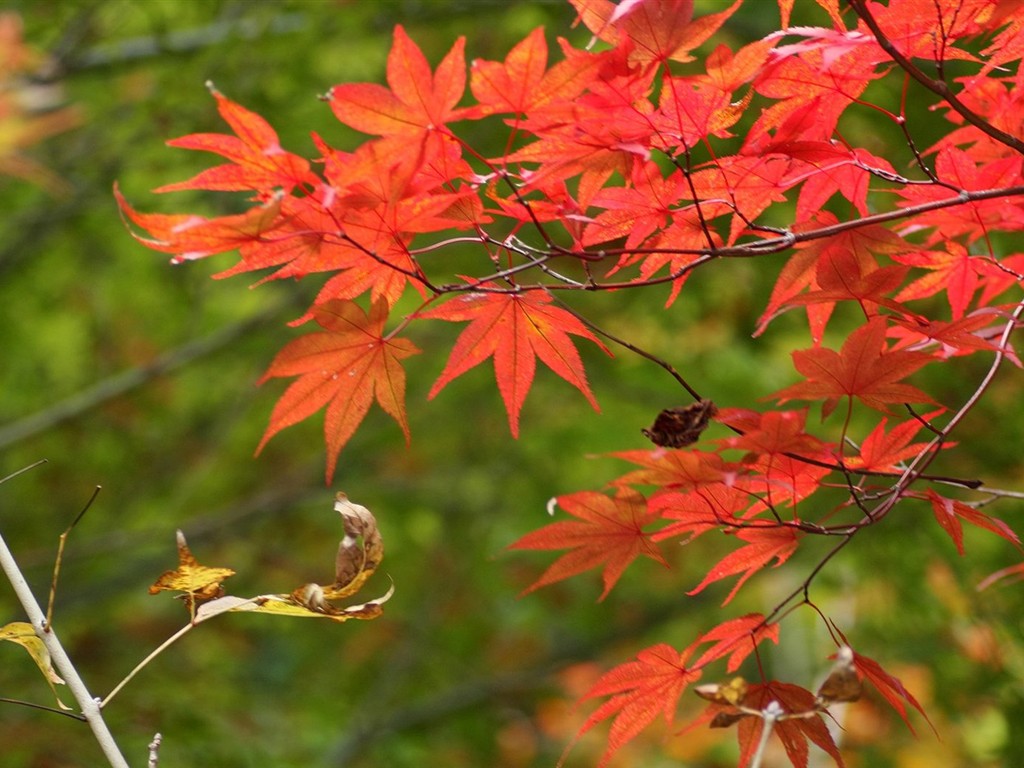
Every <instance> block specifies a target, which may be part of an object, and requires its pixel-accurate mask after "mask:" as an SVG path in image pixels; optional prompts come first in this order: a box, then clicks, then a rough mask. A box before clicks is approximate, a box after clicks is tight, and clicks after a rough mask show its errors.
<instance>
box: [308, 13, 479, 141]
mask: <svg viewBox="0 0 1024 768" xmlns="http://www.w3.org/2000/svg"><path fill="white" fill-rule="evenodd" d="M465 45H466V39H465V38H464V37H460V38H459V39H458V40H456V41H455V44H454V45H453V46H452V48H451V50H450V51H449V52H448V54H447V55H446V56H445V57H444V60H443V61H442V62H441V63H440V64H439V65H438V67H437V71H436V72H434V73H431V71H430V65H429V64H428V63H427V59H426V57H425V56H424V55H423V52H422V51H421V50H420V48H419V46H417V45H416V43H414V42H413V41H412V39H411V38H410V37H409V35H408V34H406V32H405V30H404V29H403V28H402V26H401V25H398V26H396V27H395V32H394V42H393V44H392V46H391V53H390V54H388V64H387V81H388V85H389V86H390V90H389V89H388V88H385V87H384V86H382V85H377V84H376V83H344V84H341V85H336V86H334V87H333V88H332V89H331V90H330V92H328V94H327V100H328V101H329V102H330V105H331V109H332V110H333V111H334V115H335V117H337V118H338V119H339V120H340V121H341V122H343V123H345V125H348V126H349V127H351V128H355V129H356V130H357V131H362V132H363V133H368V134H371V135H374V136H397V135H406V136H408V135H409V134H416V133H421V132H424V131H433V130H437V129H439V128H441V127H442V126H443V125H444V124H445V123H447V122H448V121H450V120H454V119H457V113H456V110H455V105H456V104H458V103H459V99H460V98H462V93H463V91H464V90H465V88H466V60H465V55H464V53H463V51H464V49H465ZM396 146H397V145H396Z"/></svg>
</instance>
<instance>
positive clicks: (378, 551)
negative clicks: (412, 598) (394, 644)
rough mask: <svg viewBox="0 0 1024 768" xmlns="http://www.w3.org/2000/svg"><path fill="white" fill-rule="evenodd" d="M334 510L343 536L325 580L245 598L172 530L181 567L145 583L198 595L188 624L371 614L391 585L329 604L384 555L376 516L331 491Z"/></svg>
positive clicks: (354, 587) (353, 588) (224, 571)
mask: <svg viewBox="0 0 1024 768" xmlns="http://www.w3.org/2000/svg"><path fill="white" fill-rule="evenodd" d="M334 509H335V511H336V512H338V514H339V515H341V519H342V525H343V526H344V531H345V536H344V538H342V540H341V543H340V544H339V545H338V554H337V557H336V559H335V576H334V581H333V582H332V583H331V584H327V585H321V584H314V583H311V584H303V585H302V586H300V587H297V588H296V589H294V590H292V591H291V592H290V593H283V594H267V595H256V596H255V597H248V598H242V597H236V596H234V595H224V594H223V590H222V589H221V587H220V582H221V581H222V580H223V579H224V578H226V577H227V576H230V575H232V574H233V573H234V571H232V570H230V569H228V568H207V567H205V566H200V565H199V564H198V563H196V561H195V558H194V557H193V556H192V553H191V552H190V551H189V550H188V546H187V544H185V537H184V535H183V534H182V533H181V531H178V553H179V559H180V560H181V565H180V566H179V567H178V569H177V570H176V571H168V572H167V573H165V574H164V575H163V576H161V577H160V578H159V579H158V580H157V582H156V584H154V585H153V586H152V587H150V590H149V591H150V594H156V593H157V592H160V591H162V590H165V589H167V590H176V591H182V592H185V593H186V595H187V596H188V597H189V599H190V600H193V599H196V598H201V599H203V600H204V602H203V603H202V605H200V606H199V607H198V609H197V610H195V611H194V615H193V618H192V622H193V624H198V623H200V622H203V621H207V620H209V619H212V618H213V617H215V616H219V615H221V614H223V613H233V612H244V613H265V614H273V615H278V616H291V617H295V618H325V619H330V620H331V621H337V622H343V621H348V620H349V619H374V618H377V617H378V616H380V615H381V613H382V608H381V605H382V604H383V603H385V602H387V601H388V600H389V599H390V598H391V595H392V594H393V593H394V586H392V587H391V588H390V589H389V590H388V591H387V592H386V593H385V594H384V595H382V596H380V597H377V598H375V599H373V600H370V601H367V602H365V603H361V604H358V605H350V606H345V607H338V606H336V605H334V604H333V603H332V602H331V601H332V600H339V599H343V598H346V597H349V596H350V595H353V594H355V593H356V592H358V591H359V590H360V589H361V588H362V586H363V584H364V583H365V582H366V580H367V579H369V578H370V576H372V575H373V574H374V572H375V571H376V570H377V567H378V566H379V565H380V561H381V559H382V558H383V557H384V543H383V540H382V539H381V535H380V531H379V530H378V528H377V520H376V518H375V517H374V516H373V513H372V512H370V510H368V509H367V508H366V507H364V506H362V505H361V504H354V503H353V502H351V501H349V499H348V496H346V495H345V494H344V493H338V494H337V495H336V497H335V503H334ZM190 605H192V603H191V602H190Z"/></svg>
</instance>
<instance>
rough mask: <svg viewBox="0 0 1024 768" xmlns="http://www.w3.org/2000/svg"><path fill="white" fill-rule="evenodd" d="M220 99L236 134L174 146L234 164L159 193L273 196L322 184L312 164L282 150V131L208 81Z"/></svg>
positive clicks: (185, 139)
mask: <svg viewBox="0 0 1024 768" xmlns="http://www.w3.org/2000/svg"><path fill="white" fill-rule="evenodd" d="M206 85H207V87H208V88H209V89H210V92H211V93H212V94H213V96H214V98H216V99H217V109H218V111H219V112H220V115H221V117H223V118H224V120H225V122H227V123H228V125H230V126H231V128H232V129H233V130H234V132H235V134H236V135H235V136H228V135H225V134H220V133H194V134H190V135H188V136H182V137H181V138H179V139H172V140H171V141H168V142H167V145H168V146H171V147H180V148H182V149H196V150H201V151H204V152H213V153H215V154H218V155H222V156H224V157H226V158H227V159H228V160H231V162H230V163H225V164H224V165H218V166H215V167H213V168H207V169H206V170H205V171H202V172H201V173H199V174H197V175H196V176H193V177H192V178H191V179H189V180H188V181H180V182H177V183H176V184H165V185H164V186H162V187H158V188H157V189H155V190H153V191H154V192H172V191H176V190H181V189H211V190H220V191H241V190H250V189H252V190H256V191H257V192H260V193H262V194H264V195H269V194H270V193H271V192H272V191H273V190H276V189H283V190H284V191H285V192H290V191H291V190H292V189H294V188H295V187H301V186H304V185H310V184H316V183H317V181H318V179H317V177H316V175H315V174H313V173H312V172H311V171H310V170H309V161H307V160H306V159H305V158H303V157H299V156H298V155H294V154H292V153H291V152H286V151H285V150H284V149H282V148H281V144H280V142H279V141H278V137H277V133H276V132H275V131H274V129H273V128H271V127H270V124H269V123H268V122H267V121H266V120H264V119H263V118H262V117H260V116H259V115H257V114H256V113H255V112H250V111H249V110H248V109H246V108H245V107H243V106H241V105H240V104H236V103H235V102H233V101H231V99H229V98H227V97H226V96H224V95H223V94H222V93H221V92H220V91H218V90H217V89H216V88H214V87H213V84H212V83H207V84H206Z"/></svg>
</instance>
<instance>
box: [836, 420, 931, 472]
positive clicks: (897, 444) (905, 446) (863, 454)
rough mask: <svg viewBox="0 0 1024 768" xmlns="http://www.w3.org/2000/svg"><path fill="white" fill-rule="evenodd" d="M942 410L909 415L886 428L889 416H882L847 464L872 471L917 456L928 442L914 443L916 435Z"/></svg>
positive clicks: (890, 467) (894, 466)
mask: <svg viewBox="0 0 1024 768" xmlns="http://www.w3.org/2000/svg"><path fill="white" fill-rule="evenodd" d="M938 413H941V411H939V412H936V413H932V414H928V415H926V416H923V417H921V421H918V420H917V419H907V420H906V421H902V422H900V423H899V424H897V425H896V426H895V427H893V428H892V429H891V430H889V431H888V432H886V431H885V427H886V424H887V422H888V419H885V418H883V419H882V420H881V421H879V422H878V424H876V425H875V428H874V429H872V430H871V432H870V433H869V434H868V436H867V437H865V438H864V440H863V441H862V442H861V444H860V455H859V456H852V457H850V458H847V459H846V460H845V461H846V466H847V467H850V468H851V469H857V470H867V471H873V472H894V471H897V470H899V464H900V463H901V462H903V461H905V460H906V459H909V458H910V457H911V456H916V455H917V454H918V453H920V452H921V450H922V449H923V448H925V447H926V446H927V445H928V444H927V443H911V442H910V441H911V440H912V439H913V437H914V435H916V434H917V433H918V432H920V431H921V429H922V427H923V426H924V424H923V423H922V422H927V421H929V420H930V419H931V418H933V417H934V416H937V415H938Z"/></svg>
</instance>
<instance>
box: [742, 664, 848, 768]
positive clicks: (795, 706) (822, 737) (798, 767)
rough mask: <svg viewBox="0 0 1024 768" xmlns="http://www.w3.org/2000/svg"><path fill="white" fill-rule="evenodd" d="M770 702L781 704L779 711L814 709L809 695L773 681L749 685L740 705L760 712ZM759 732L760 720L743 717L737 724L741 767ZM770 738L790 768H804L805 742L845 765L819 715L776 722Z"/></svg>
mask: <svg viewBox="0 0 1024 768" xmlns="http://www.w3.org/2000/svg"><path fill="white" fill-rule="evenodd" d="M773 701H774V702H777V703H778V704H779V705H781V707H782V709H783V711H785V712H787V713H792V714H802V713H804V712H813V711H814V709H815V698H814V694H813V693H811V692H810V691H808V690H807V689H806V688H801V687H800V686H798V685H793V684H791V683H781V682H779V681H777V680H772V681H769V682H767V683H764V684H763V685H754V686H751V687H750V690H749V691H748V692H747V695H746V696H745V697H744V699H743V706H744V707H748V708H750V709H758V710H764V709H765V708H766V707H767V706H768V705H769V704H770V703H771V702H773ZM763 729H764V720H762V719H761V718H759V717H744V718H743V719H741V720H740V721H739V724H738V725H737V729H736V738H737V739H738V740H739V744H740V761H739V765H740V766H741V768H743V767H744V766H747V765H749V764H750V759H751V758H752V757H753V755H754V752H755V750H756V749H757V746H758V743H759V742H760V740H761V732H762V730H763ZM772 735H773V736H774V737H776V738H778V739H779V741H781V742H782V746H783V747H784V748H785V750H786V757H788V758H789V762H790V763H791V764H792V765H793V767H794V768H807V764H808V756H809V750H808V744H807V742H808V740H810V741H812V742H814V743H815V744H816V745H817V746H818V747H820V748H821V749H822V750H824V751H825V752H827V753H828V754H829V755H830V756H831V757H832V759H833V760H835V762H836V765H837V766H839V768H842V767H843V766H844V765H845V763H844V762H843V757H842V755H841V754H840V753H839V748H838V747H837V746H836V743H835V740H834V739H833V738H832V735H831V734H830V733H829V730H828V727H827V726H826V725H825V721H824V720H823V719H822V717H821V716H820V715H813V716H811V717H794V718H787V719H783V720H777V721H776V722H775V724H774V727H773V729H772Z"/></svg>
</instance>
